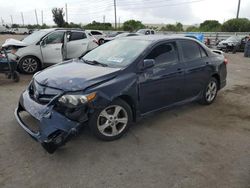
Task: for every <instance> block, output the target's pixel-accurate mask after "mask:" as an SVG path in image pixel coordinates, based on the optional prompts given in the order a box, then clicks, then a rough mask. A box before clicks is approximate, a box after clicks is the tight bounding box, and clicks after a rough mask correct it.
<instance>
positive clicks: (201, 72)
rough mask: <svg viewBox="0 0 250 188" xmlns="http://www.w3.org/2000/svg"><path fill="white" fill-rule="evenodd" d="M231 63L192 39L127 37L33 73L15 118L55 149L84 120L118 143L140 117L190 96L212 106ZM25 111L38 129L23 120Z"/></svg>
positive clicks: (100, 135)
mask: <svg viewBox="0 0 250 188" xmlns="http://www.w3.org/2000/svg"><path fill="white" fill-rule="evenodd" d="M226 64H227V60H226V59H225V58H224V56H223V55H219V54H215V53H213V52H212V51H211V50H210V49H208V48H207V47H206V46H205V45H203V44H202V43H199V42H198V41H197V40H194V39H191V38H186V37H173V36H171V37H166V36H138V37H130V38H121V39H118V40H114V41H111V42H109V43H106V44H104V45H102V46H100V47H98V48H96V49H94V50H93V51H91V52H89V53H88V54H86V55H85V56H84V57H83V58H82V59H79V60H76V59H74V60H70V61H66V62H63V63H61V64H58V65H56V66H53V67H50V68H48V69H46V70H44V71H42V72H39V73H37V74H36V75H34V77H33V79H32V81H31V82H30V84H29V86H28V87H27V89H26V90H25V91H24V92H23V93H22V95H21V97H20V101H19V104H18V107H17V109H16V111H15V116H16V119H17V121H18V123H19V124H20V125H21V126H22V127H23V128H24V130H25V131H26V132H28V133H29V134H30V135H31V136H32V137H33V138H34V139H35V140H37V141H39V142H40V143H41V144H42V146H43V147H44V148H45V149H46V150H47V151H48V152H49V153H53V152H54V151H55V150H56V149H57V148H58V147H59V146H61V145H63V144H64V143H65V142H66V141H67V140H69V138H70V137H71V135H74V134H75V133H77V132H78V131H79V128H80V127H81V126H82V125H88V126H89V127H90V129H91V131H92V133H93V134H94V135H95V136H96V137H97V138H100V139H102V140H108V141H110V140H115V139H118V138H120V137H121V136H122V135H123V134H124V133H126V131H127V130H128V128H129V126H130V125H131V122H132V121H136V120H137V119H138V118H139V117H143V116H145V115H147V114H150V113H153V112H156V111H159V110H162V109H166V108H169V107H173V106H176V105H180V104H185V103H188V102H191V101H199V102H200V103H202V104H206V105H209V104H211V103H213V101H214V100H215V98H216V95H217V92H218V91H219V90H220V89H222V88H223V87H224V86H225V85H226V76H227V69H226ZM23 111H26V112H28V114H30V115H31V116H33V117H34V118H35V119H36V120H37V121H38V126H31V125H30V124H29V125H27V124H26V123H24V121H23V120H22V116H21V113H22V112H23Z"/></svg>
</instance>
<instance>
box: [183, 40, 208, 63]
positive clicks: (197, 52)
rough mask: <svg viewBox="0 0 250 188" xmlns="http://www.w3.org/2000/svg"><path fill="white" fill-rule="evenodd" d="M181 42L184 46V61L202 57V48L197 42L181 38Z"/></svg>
mask: <svg viewBox="0 0 250 188" xmlns="http://www.w3.org/2000/svg"><path fill="white" fill-rule="evenodd" d="M179 42H180V46H181V48H182V53H183V58H184V61H193V60H197V59H200V58H201V57H202V56H201V49H200V48H201V47H200V45H199V44H197V43H196V42H194V41H191V40H181V41H179ZM203 55H205V54H203Z"/></svg>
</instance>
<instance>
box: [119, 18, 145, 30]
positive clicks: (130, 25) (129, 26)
mask: <svg viewBox="0 0 250 188" xmlns="http://www.w3.org/2000/svg"><path fill="white" fill-rule="evenodd" d="M144 28H146V26H145V25H143V24H142V22H141V21H137V20H128V21H126V22H124V23H123V30H124V31H130V32H133V31H137V30H139V29H144Z"/></svg>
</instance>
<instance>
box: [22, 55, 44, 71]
mask: <svg viewBox="0 0 250 188" xmlns="http://www.w3.org/2000/svg"><path fill="white" fill-rule="evenodd" d="M39 68H40V61H39V60H38V59H37V58H36V57H33V56H28V57H24V58H22V59H21V61H20V63H19V69H20V71H21V72H23V73H26V74H34V73H35V72H37V71H38V70H39Z"/></svg>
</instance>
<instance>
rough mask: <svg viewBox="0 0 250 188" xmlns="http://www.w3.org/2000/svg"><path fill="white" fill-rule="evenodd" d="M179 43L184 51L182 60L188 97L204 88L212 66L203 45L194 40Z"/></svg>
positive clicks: (196, 94)
mask: <svg viewBox="0 0 250 188" xmlns="http://www.w3.org/2000/svg"><path fill="white" fill-rule="evenodd" d="M178 45H179V47H180V49H181V51H182V61H183V62H184V64H185V90H184V91H183V94H184V97H185V98H186V99H188V98H192V97H196V96H198V95H199V94H200V92H201V91H202V90H203V89H204V87H205V85H206V84H207V82H208V80H209V78H210V75H211V73H212V71H213V70H212V66H211V63H212V62H210V60H209V57H208V55H207V53H206V51H205V50H204V49H203V47H202V46H201V45H200V44H199V43H197V42H195V41H193V40H180V41H178Z"/></svg>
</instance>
